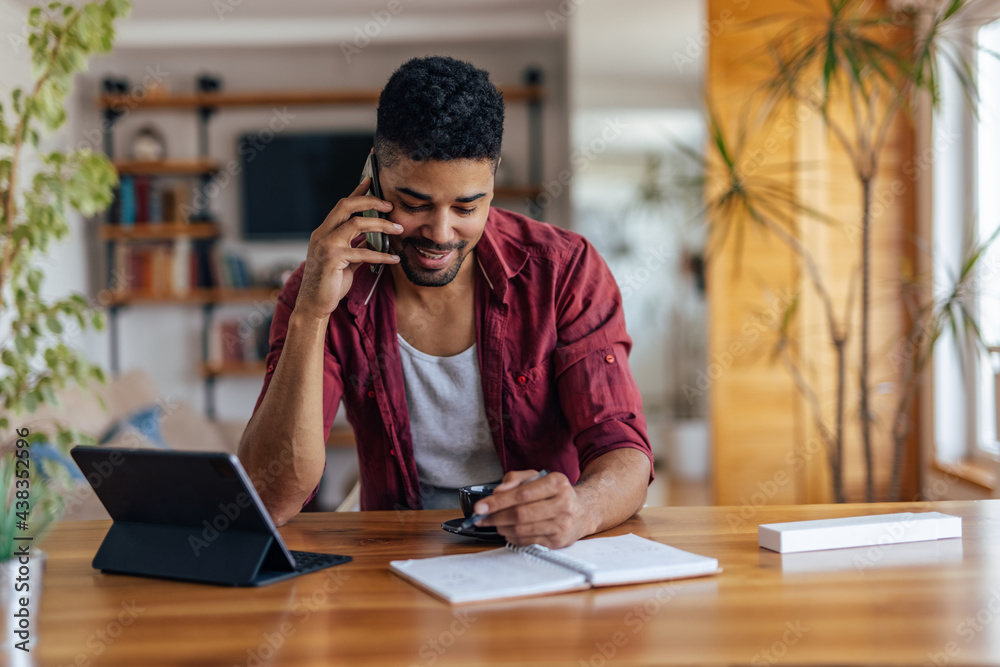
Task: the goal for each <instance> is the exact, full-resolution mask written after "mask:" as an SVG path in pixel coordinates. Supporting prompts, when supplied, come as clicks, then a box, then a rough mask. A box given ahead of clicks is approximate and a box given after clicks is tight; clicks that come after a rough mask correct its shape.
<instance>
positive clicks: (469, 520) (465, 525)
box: [459, 470, 549, 530]
mask: <svg viewBox="0 0 1000 667" xmlns="http://www.w3.org/2000/svg"><path fill="white" fill-rule="evenodd" d="M548 474H549V471H548V470H542V471H539V473H538V474H537V475H535V476H534V477H532V478H531V479H526V480H524V481H523V482H521V483H520V484H518V486H524V485H525V484H527V483H528V482H534V481H535V480H536V479H541V478H542V477H545V476H546V475H548ZM487 516H489V515H488V514H473V515H472V516H470V517H469V518H467V519H466V520H465V521H463V522H462V525H461V526H459V530H468V529H470V528H472V527H473V526H474V525H475V524H476V522H477V521H479V520H481V519H485V518H486V517H487Z"/></svg>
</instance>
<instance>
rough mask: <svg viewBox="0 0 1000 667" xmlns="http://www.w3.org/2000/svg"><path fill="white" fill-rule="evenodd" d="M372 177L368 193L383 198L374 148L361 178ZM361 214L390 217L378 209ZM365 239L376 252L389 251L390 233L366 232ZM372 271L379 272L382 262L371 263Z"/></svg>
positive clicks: (371, 216) (370, 216)
mask: <svg viewBox="0 0 1000 667" xmlns="http://www.w3.org/2000/svg"><path fill="white" fill-rule="evenodd" d="M368 177H371V182H370V183H369V186H368V193H367V194H368V195H369V196H373V197H378V198H379V199H382V186H381V185H380V184H379V181H378V160H377V159H376V158H375V151H374V150H373V151H372V152H371V153H369V154H368V160H367V161H365V168H364V170H363V171H362V172H361V180H362V181H363V180H365V179H366V178H368ZM361 215H363V216H365V217H366V218H383V219H388V218H387V217H386V215H385V213H382V212H381V211H376V210H375V209H371V210H368V211H364V212H363V213H362V214H361ZM365 239H366V240H367V242H368V247H369V248H371V249H372V250H374V251H376V252H385V253H388V252H389V235H388V234H386V233H384V232H365ZM369 266H370V267H371V270H372V273H377V272H378V271H380V270H381V269H382V265H381V264H369Z"/></svg>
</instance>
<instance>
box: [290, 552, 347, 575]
mask: <svg viewBox="0 0 1000 667" xmlns="http://www.w3.org/2000/svg"><path fill="white" fill-rule="evenodd" d="M289 553H290V554H292V558H294V559H295V571H296V572H315V571H316V570H322V569H323V568H326V567H333V566H334V565H340V564H341V563H347V562H349V561H350V560H351V557H350V556H338V555H337V554H319V553H316V552H314V551H292V550H291V549H289Z"/></svg>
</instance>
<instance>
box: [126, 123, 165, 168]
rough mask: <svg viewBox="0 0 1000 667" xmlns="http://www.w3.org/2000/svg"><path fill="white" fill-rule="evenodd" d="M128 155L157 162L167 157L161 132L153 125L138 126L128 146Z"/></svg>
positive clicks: (134, 158)
mask: <svg viewBox="0 0 1000 667" xmlns="http://www.w3.org/2000/svg"><path fill="white" fill-rule="evenodd" d="M129 156H130V157H131V158H132V159H133V160H140V161H142V162H157V161H159V160H163V159H165V158H166V157H167V143H166V141H164V139H163V133H162V132H160V131H159V130H158V129H156V127H154V126H153V125H146V126H144V127H142V128H140V129H139V130H138V131H137V132H136V133H135V134H134V135H133V136H132V141H131V143H130V146H129Z"/></svg>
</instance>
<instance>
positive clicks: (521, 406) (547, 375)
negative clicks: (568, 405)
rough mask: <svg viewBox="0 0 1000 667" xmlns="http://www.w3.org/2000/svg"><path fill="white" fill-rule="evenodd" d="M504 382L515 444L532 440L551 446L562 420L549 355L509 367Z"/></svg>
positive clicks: (524, 443) (524, 444) (532, 441)
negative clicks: (535, 362)
mask: <svg viewBox="0 0 1000 667" xmlns="http://www.w3.org/2000/svg"><path fill="white" fill-rule="evenodd" d="M504 384H505V385H506V389H507V394H508V396H509V397H510V399H509V404H508V405H509V414H510V422H509V423H510V436H511V437H512V439H513V442H514V444H515V446H519V447H524V446H526V445H529V444H533V443H549V446H551V444H552V442H553V440H555V437H554V436H555V435H556V433H557V432H558V431H559V429H560V426H561V425H562V424H563V423H564V422H565V418H564V417H563V413H562V408H561V407H560V405H559V393H558V391H556V386H555V381H554V378H553V369H552V361H551V359H550V358H546V359H545V360H543V361H542V362H541V363H540V364H538V365H536V366H532V367H530V368H514V369H509V370H508V372H507V373H506V375H505V377H504Z"/></svg>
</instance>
